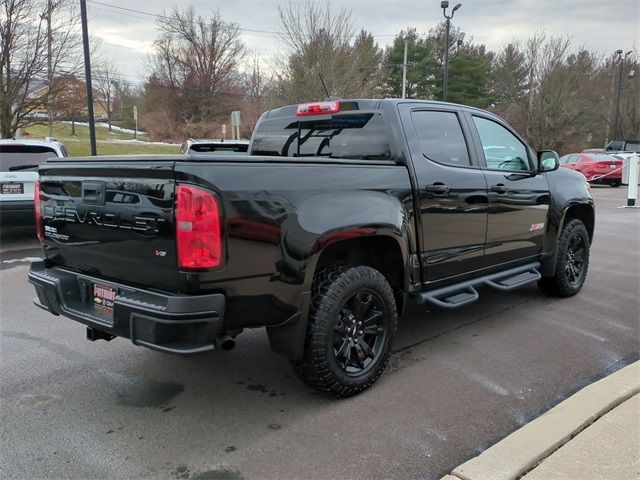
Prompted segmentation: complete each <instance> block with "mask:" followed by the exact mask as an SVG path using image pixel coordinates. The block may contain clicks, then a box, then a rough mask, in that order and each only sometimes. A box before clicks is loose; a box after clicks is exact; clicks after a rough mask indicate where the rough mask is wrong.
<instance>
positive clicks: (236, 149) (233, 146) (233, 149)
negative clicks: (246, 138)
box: [189, 143, 249, 153]
mask: <svg viewBox="0 0 640 480" xmlns="http://www.w3.org/2000/svg"><path fill="white" fill-rule="evenodd" d="M189 150H191V151H192V152H197V153H213V152H216V153H246V152H247V150H249V145H248V144H246V143H229V144H224V145H223V144H220V143H194V144H193V145H191V147H190V148H189Z"/></svg>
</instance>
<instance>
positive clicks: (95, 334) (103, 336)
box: [87, 327, 116, 342]
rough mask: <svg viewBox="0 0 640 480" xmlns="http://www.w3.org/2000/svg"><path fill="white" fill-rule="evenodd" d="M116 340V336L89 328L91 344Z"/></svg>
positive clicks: (88, 333) (88, 338)
mask: <svg viewBox="0 0 640 480" xmlns="http://www.w3.org/2000/svg"><path fill="white" fill-rule="evenodd" d="M114 338H116V337H115V335H111V334H110V333H107V332H103V331H102V330H96V329H95V328H93V327H87V340H89V341H91V342H95V341H96V340H106V341H107V342H110V341H111V340H113V339H114Z"/></svg>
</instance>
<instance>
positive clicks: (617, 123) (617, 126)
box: [613, 50, 631, 140]
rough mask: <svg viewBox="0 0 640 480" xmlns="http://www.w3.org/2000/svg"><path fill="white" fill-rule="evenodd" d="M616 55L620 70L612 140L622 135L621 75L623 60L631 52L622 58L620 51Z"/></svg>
mask: <svg viewBox="0 0 640 480" xmlns="http://www.w3.org/2000/svg"><path fill="white" fill-rule="evenodd" d="M616 53H617V54H618V62H619V63H620V70H619V72H618V91H617V92H616V116H615V120H614V123H613V139H614V140H620V139H621V138H620V136H621V135H622V134H621V132H620V97H621V96H622V73H623V71H624V59H625V58H627V55H629V53H631V52H627V54H626V55H625V56H624V57H623V56H622V50H617V51H616Z"/></svg>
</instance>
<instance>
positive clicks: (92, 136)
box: [80, 0, 98, 157]
mask: <svg viewBox="0 0 640 480" xmlns="http://www.w3.org/2000/svg"><path fill="white" fill-rule="evenodd" d="M80 17H81V22H82V46H83V50H84V76H85V82H86V84H87V112H88V114H89V142H90V144H91V156H93V157H95V156H96V155H97V154H98V153H97V149H96V120H95V116H94V113H93V85H92V83H91V58H90V57H91V55H90V52H89V27H88V26H87V0H80Z"/></svg>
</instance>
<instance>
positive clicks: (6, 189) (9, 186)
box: [1, 182, 24, 195]
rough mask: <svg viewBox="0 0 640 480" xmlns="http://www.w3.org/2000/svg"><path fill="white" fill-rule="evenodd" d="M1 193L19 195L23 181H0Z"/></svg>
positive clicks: (22, 191)
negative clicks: (0, 182)
mask: <svg viewBox="0 0 640 480" xmlns="http://www.w3.org/2000/svg"><path fill="white" fill-rule="evenodd" d="M1 185H2V190H1V191H2V195H21V194H23V193H24V183H15V182H11V183H2V184H1Z"/></svg>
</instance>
